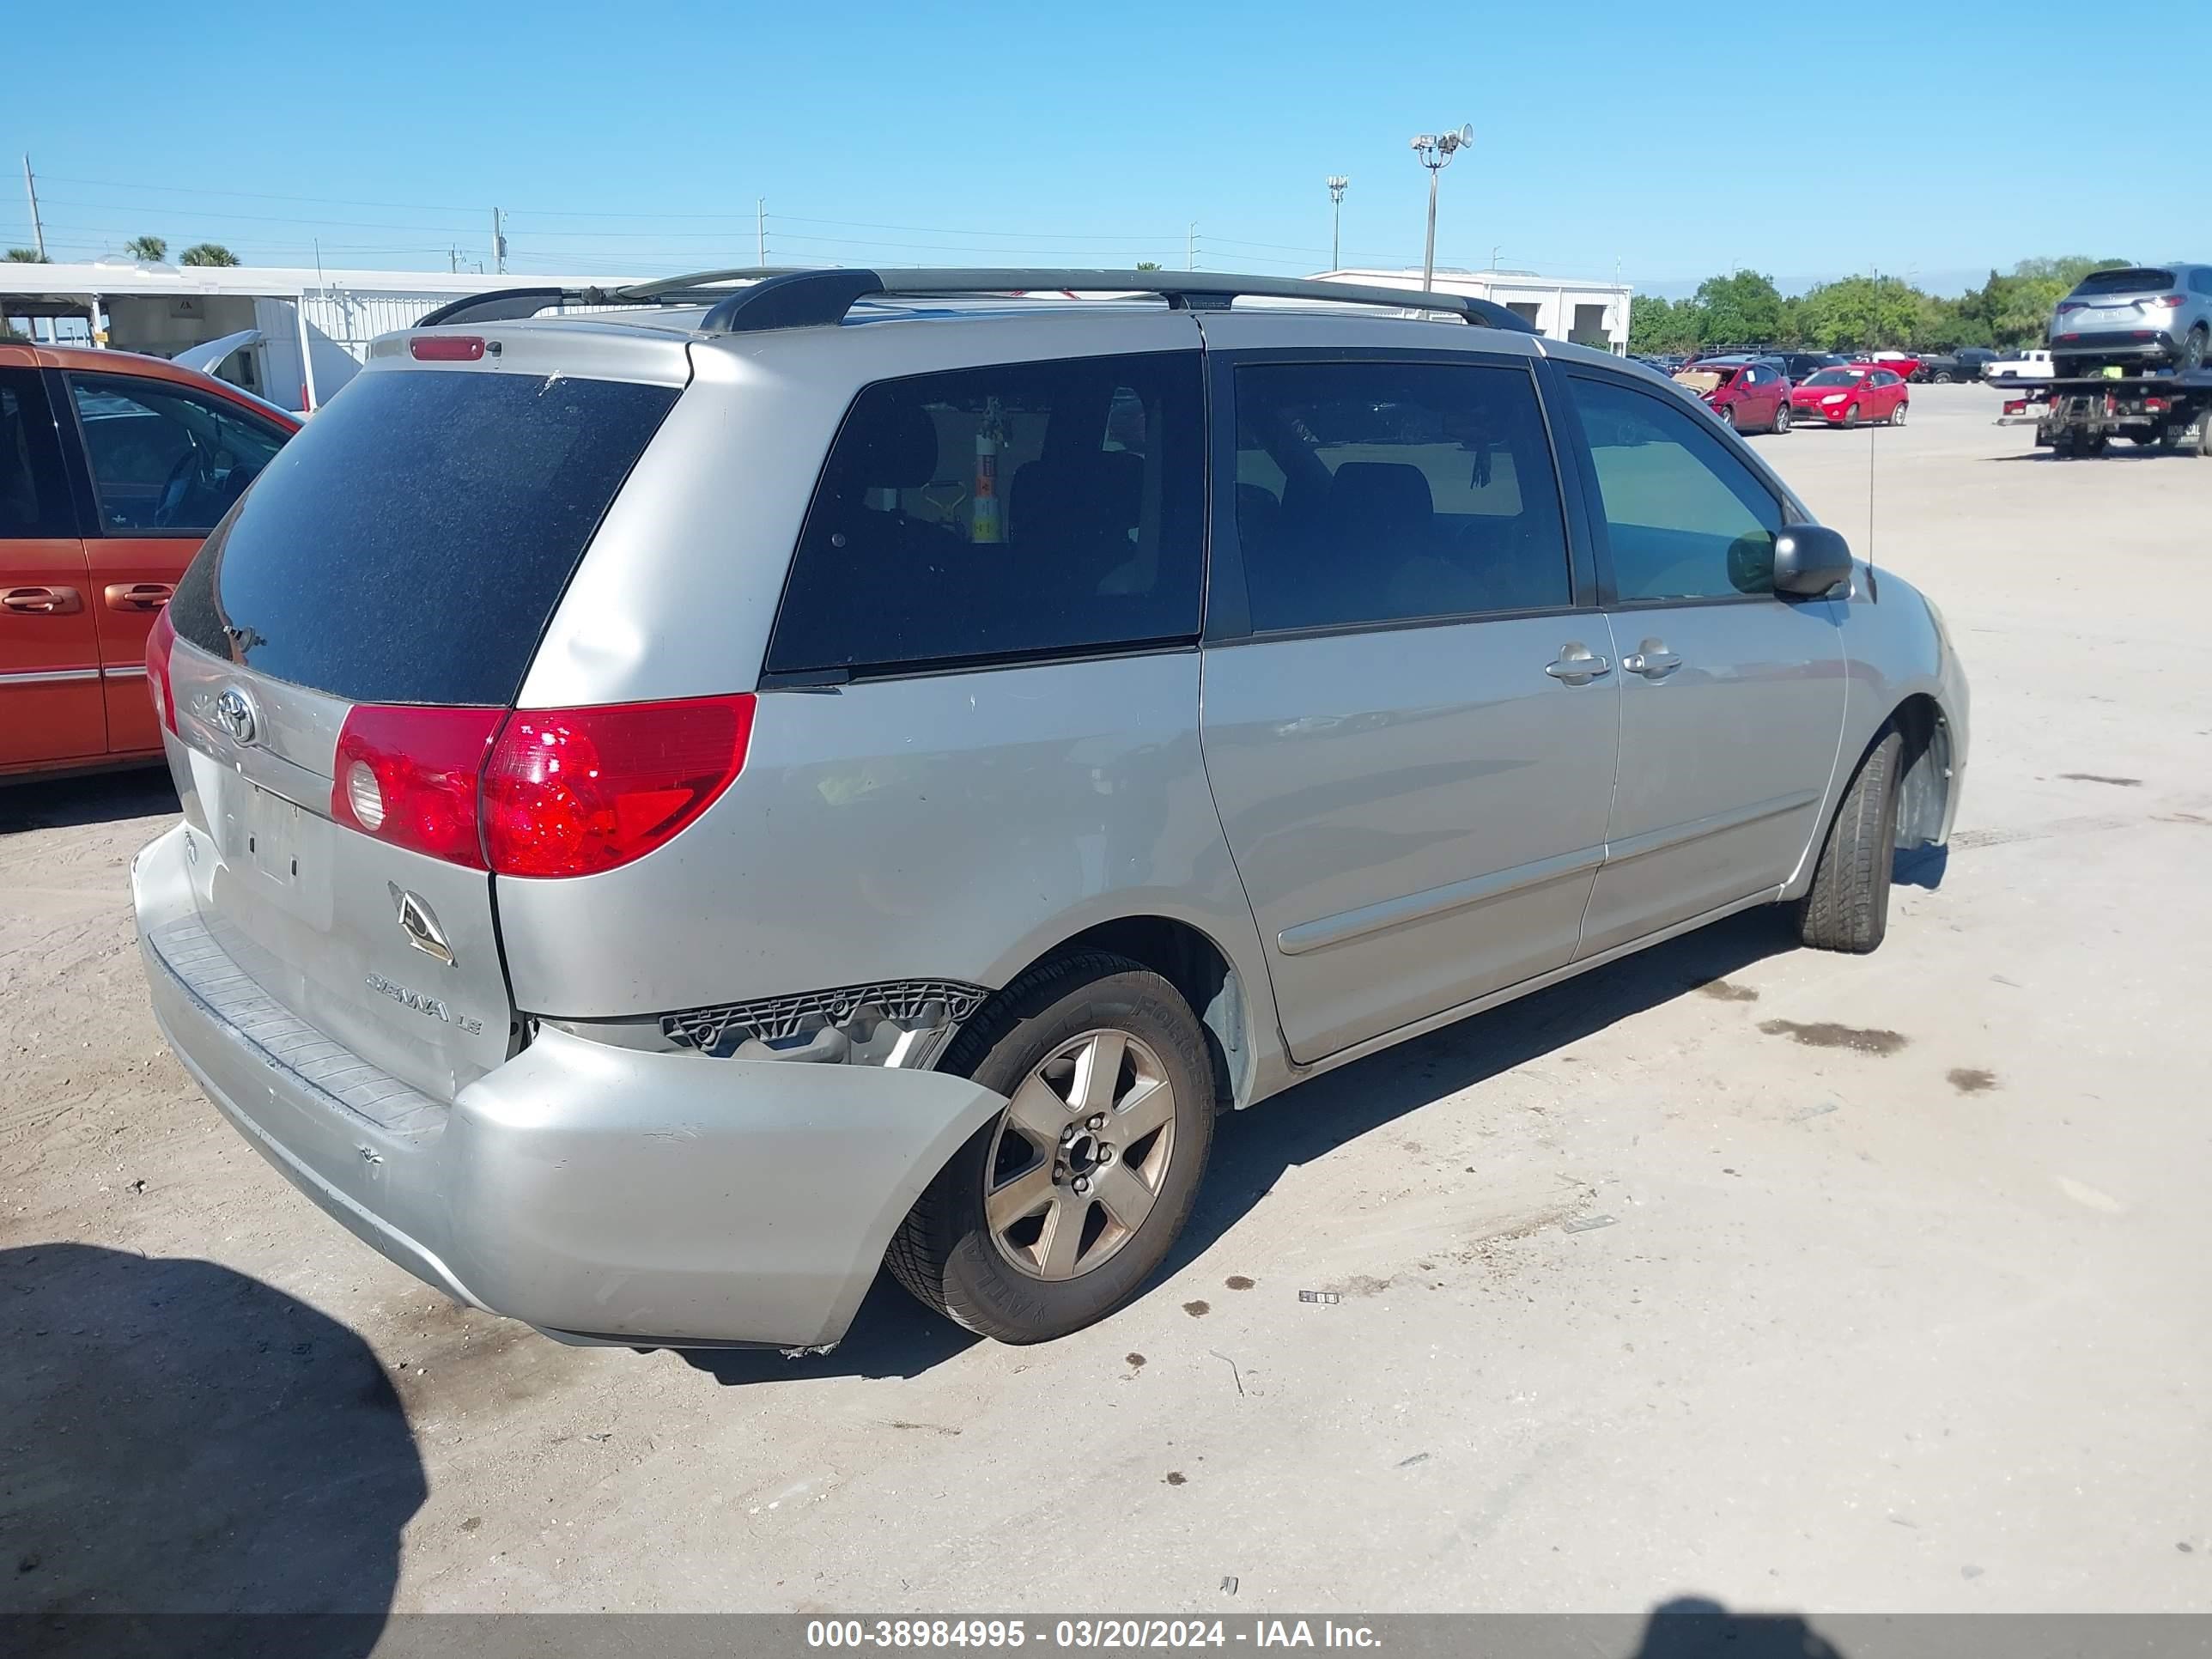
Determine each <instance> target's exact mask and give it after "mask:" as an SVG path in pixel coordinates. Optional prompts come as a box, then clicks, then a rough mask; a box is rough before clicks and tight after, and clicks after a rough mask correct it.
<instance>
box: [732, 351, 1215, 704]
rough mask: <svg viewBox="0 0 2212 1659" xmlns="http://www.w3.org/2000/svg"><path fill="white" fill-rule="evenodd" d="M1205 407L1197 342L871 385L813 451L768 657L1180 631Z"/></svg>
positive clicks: (871, 655)
mask: <svg viewBox="0 0 2212 1659" xmlns="http://www.w3.org/2000/svg"><path fill="white" fill-rule="evenodd" d="M1202 420H1203V416H1202V413H1201V405H1200V394H1199V364H1198V354H1197V353H1195V352H1175V353H1160V354H1148V355H1144V356H1123V357H1088V358H1079V359H1076V360H1073V361H1069V362H1041V363H1009V364H1002V365H999V366H996V367H993V368H974V369H960V370H957V371H954V372H951V373H948V374H925V375H918V376H915V377H914V378H912V379H908V380H884V381H881V382H878V384H876V385H874V386H869V387H867V388H866V390H865V391H863V392H861V393H860V396H859V397H858V398H855V399H854V403H853V407H852V410H851V412H850V413H848V415H847V416H846V417H845V423H844V426H843V428H842V429H841V430H840V431H839V432H838V434H837V438H836V443H835V444H833V445H832V446H831V448H830V451H829V459H828V461H827V462H826V463H824V465H823V471H822V479H821V483H819V484H818V485H817V488H816V490H815V497H814V503H813V506H812V507H811V508H810V509H809V511H808V513H807V518H806V526H805V530H804V531H803V532H801V534H800V536H799V550H798V552H797V554H796V555H795V556H794V557H793V562H792V569H791V578H790V581H789V584H788V586H787V590H786V592H785V594H784V599H783V608H782V611H781V614H780V615H779V616H778V617H777V619H776V624H775V634H774V635H773V636H772V638H771V639H770V641H769V653H768V663H767V666H768V669H769V671H770V672H771V673H805V672H814V671H823V670H837V669H848V670H850V669H864V668H890V667H896V666H897V665H915V664H926V663H957V662H961V661H967V660H973V659H983V658H1008V657H1034V656H1041V655H1051V654H1059V653H1069V652H1079V651H1086V650H1098V649H1104V648H1109V647H1115V646H1121V645H1134V644H1147V643H1152V642H1156V641H1169V640H1177V639H1188V638H1191V637H1193V636H1194V635H1196V634H1197V632H1198V625H1199V596H1200V582H1201V577H1202V570H1201V556H1200V548H1201V542H1202V514H1203V500H1202V497H1203V489H1204V482H1203V480H1204V473H1203V468H1202V460H1203V453H1204V452H1203V449H1202V447H1201V423H1202Z"/></svg>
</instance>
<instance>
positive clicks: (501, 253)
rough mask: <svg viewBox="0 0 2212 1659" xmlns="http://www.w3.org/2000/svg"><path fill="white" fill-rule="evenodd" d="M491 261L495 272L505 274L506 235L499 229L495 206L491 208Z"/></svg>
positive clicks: (500, 274)
mask: <svg viewBox="0 0 2212 1659" xmlns="http://www.w3.org/2000/svg"><path fill="white" fill-rule="evenodd" d="M491 263H492V270H494V271H495V273H497V274H498V275H499V276H506V275H507V237H506V235H505V234H503V233H502V232H501V229H500V220H499V210H498V209H497V208H494V209H493V210H491Z"/></svg>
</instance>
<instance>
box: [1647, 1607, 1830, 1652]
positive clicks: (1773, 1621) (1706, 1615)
mask: <svg viewBox="0 0 2212 1659" xmlns="http://www.w3.org/2000/svg"><path fill="white" fill-rule="evenodd" d="M1633 1659H1844V1655H1843V1653H1842V1651H1841V1650H1839V1649H1838V1648H1837V1646H1836V1645H1835V1644H1833V1643H1832V1642H1831V1641H1829V1640H1828V1639H1827V1638H1826V1637H1824V1636H1822V1635H1821V1634H1820V1632H1818V1631H1816V1630H1814V1628H1813V1626H1812V1625H1811V1623H1810V1622H1809V1621H1808V1620H1806V1619H1805V1618H1803V1617H1802V1615H1800V1614H1797V1613H1730V1612H1729V1610H1728V1609H1727V1608H1726V1607H1723V1606H1722V1605H1721V1604H1720V1603H1719V1602H1717V1601H1707V1600H1705V1598H1704V1597H1703V1596H1693V1595H1686V1596H1682V1597H1680V1598H1678V1599H1677V1600H1674V1601H1662V1602H1661V1603H1660V1604H1659V1605H1658V1606H1657V1607H1654V1608H1652V1609H1651V1616H1650V1618H1649V1619H1647V1620H1645V1621H1644V1639H1643V1641H1642V1642H1641V1643H1639V1644H1638V1646H1637V1650H1636V1652H1635V1654H1634V1656H1633Z"/></svg>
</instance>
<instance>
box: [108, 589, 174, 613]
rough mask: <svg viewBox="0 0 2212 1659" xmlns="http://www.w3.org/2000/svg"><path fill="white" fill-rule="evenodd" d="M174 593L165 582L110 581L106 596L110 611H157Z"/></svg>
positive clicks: (172, 597)
mask: <svg viewBox="0 0 2212 1659" xmlns="http://www.w3.org/2000/svg"><path fill="white" fill-rule="evenodd" d="M176 594H177V590H176V589H175V588H173V587H172V586H169V584H168V583H167V582H110V583H108V585H107V587H106V599H107V608H108V609H109V610H110V611H159V610H160V609H161V607H162V606H163V605H167V604H168V602H169V601H170V600H171V599H174V598H175V597H176Z"/></svg>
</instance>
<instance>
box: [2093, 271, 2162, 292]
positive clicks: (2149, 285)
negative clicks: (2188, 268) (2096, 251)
mask: <svg viewBox="0 0 2212 1659" xmlns="http://www.w3.org/2000/svg"><path fill="white" fill-rule="evenodd" d="M2172 286H2173V273H2172V271H2170V270H2148V269H2145V270H2100V271H2096V272H2093V274H2091V275H2089V276H2084V277H2083V278H2082V279H2081V281H2080V282H2079V283H2075V285H2074V291H2075V293H2076V294H2141V293H2144V292H2146V291H2148V289H2168V288H2172Z"/></svg>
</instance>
